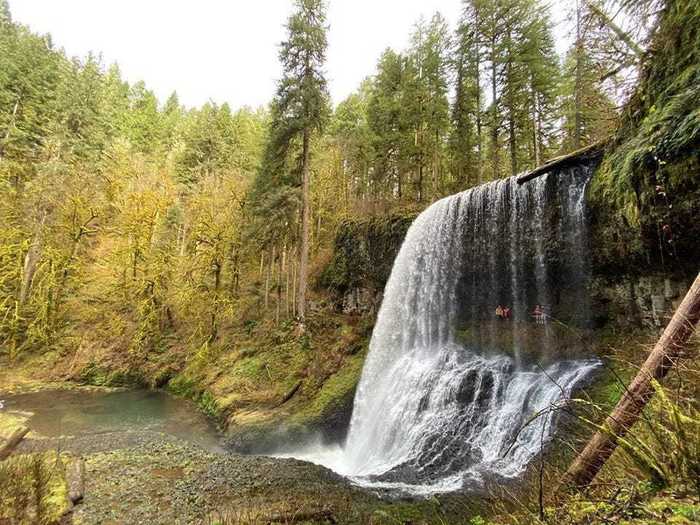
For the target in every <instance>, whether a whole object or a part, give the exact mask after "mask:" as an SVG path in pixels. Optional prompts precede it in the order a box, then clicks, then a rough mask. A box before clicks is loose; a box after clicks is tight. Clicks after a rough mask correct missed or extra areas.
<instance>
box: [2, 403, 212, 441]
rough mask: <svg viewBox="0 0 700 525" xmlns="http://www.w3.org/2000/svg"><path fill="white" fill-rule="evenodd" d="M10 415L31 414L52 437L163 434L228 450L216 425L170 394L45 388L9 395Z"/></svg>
mask: <svg viewBox="0 0 700 525" xmlns="http://www.w3.org/2000/svg"><path fill="white" fill-rule="evenodd" d="M0 400H1V401H2V403H1V404H2V405H4V407H3V408H2V409H1V410H2V411H4V412H9V413H25V414H28V415H29V419H28V420H27V422H26V425H27V426H28V427H29V428H31V429H32V431H34V432H36V433H38V434H41V435H43V436H45V437H49V438H57V437H61V436H84V435H98V434H104V433H109V432H139V431H151V432H162V433H164V434H168V435H171V436H174V437H176V438H179V439H182V440H184V441H187V442H190V443H194V444H196V445H199V446H201V447H203V448H205V449H207V450H209V451H211V452H222V451H223V449H222V448H221V445H220V440H221V436H220V433H219V432H218V430H217V428H216V425H215V424H214V423H213V422H212V421H211V420H210V419H208V418H207V417H206V416H205V415H204V414H202V413H201V412H200V411H199V410H197V407H196V406H195V405H194V404H193V403H191V402H189V401H186V400H183V399H178V398H176V397H173V396H171V395H169V394H166V393H164V392H152V391H146V390H128V391H117V392H99V391H90V390H45V391H40V392H31V393H24V394H14V395H3V394H2V392H0Z"/></svg>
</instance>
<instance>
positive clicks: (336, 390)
mask: <svg viewBox="0 0 700 525" xmlns="http://www.w3.org/2000/svg"><path fill="white" fill-rule="evenodd" d="M363 363H364V354H357V355H353V356H351V357H350V358H348V359H347V361H346V362H345V364H344V366H343V367H342V368H341V369H340V370H338V372H336V373H335V374H333V375H332V376H331V377H329V378H328V379H327V380H326V381H325V382H324V383H323V385H322V386H321V388H320V390H319V391H318V393H317V394H316V395H315V396H314V397H313V399H312V401H311V403H310V404H309V405H308V406H307V407H305V408H304V409H303V410H301V411H300V412H298V413H296V414H295V416H294V418H293V421H295V422H297V423H299V422H303V423H306V424H309V423H310V422H318V421H320V420H322V419H323V418H324V417H326V416H329V415H332V414H333V413H334V412H337V411H338V410H341V409H343V404H345V403H347V399H348V396H352V395H353V394H354V392H355V387H357V383H358V381H359V380H360V374H361V373H362V365H363Z"/></svg>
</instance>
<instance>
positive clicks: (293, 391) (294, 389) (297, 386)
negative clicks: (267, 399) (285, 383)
mask: <svg viewBox="0 0 700 525" xmlns="http://www.w3.org/2000/svg"><path fill="white" fill-rule="evenodd" d="M301 385H302V381H297V383H296V384H295V385H294V386H293V387H292V389H291V390H290V391H289V392H287V393H286V394H285V395H284V396H283V397H282V400H281V401H280V402H279V403H277V405H275V407H281V406H282V405H284V404H285V403H286V402H287V401H289V400H290V399H292V398H293V397H294V394H296V393H297V392H298V391H299V389H300V388H301Z"/></svg>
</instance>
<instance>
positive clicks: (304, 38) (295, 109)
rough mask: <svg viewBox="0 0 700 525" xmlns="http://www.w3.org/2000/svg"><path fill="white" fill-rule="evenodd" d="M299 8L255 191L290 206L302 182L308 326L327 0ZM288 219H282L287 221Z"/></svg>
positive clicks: (301, 308)
mask: <svg viewBox="0 0 700 525" xmlns="http://www.w3.org/2000/svg"><path fill="white" fill-rule="evenodd" d="M295 8H296V10H295V12H294V13H293V14H292V16H291V17H290V18H289V21H288V23H287V31H288V35H287V39H286V40H285V41H284V42H283V43H282V46H281V49H280V62H281V63H282V79H281V80H280V81H279V83H278V87H277V93H276V96H275V99H274V101H273V104H272V123H271V130H270V139H269V142H268V145H267V147H266V152H265V156H264V160H263V166H262V169H261V173H260V177H259V180H258V181H257V183H256V189H255V196H256V198H257V200H258V202H259V203H262V206H261V209H266V210H271V208H272V207H276V204H279V205H281V207H282V208H286V209H290V207H293V206H294V203H295V201H296V198H295V197H294V196H293V195H292V194H290V191H289V190H292V189H294V188H299V187H300V190H301V191H300V192H299V193H300V195H299V199H298V202H299V207H300V208H301V228H300V230H301V235H300V247H299V279H298V286H297V291H296V316H297V319H298V322H299V326H300V328H301V330H302V331H303V329H304V325H305V321H306V290H307V285H308V261H309V241H310V239H309V238H310V235H311V231H310V213H311V209H310V184H311V180H310V179H311V142H312V139H313V137H314V135H315V134H316V133H317V132H319V131H320V130H321V129H322V128H323V125H324V123H325V121H326V119H327V117H328V113H329V109H328V107H329V95H328V89H327V83H326V79H325V76H324V70H323V67H324V63H325V60H326V48H327V47H328V42H327V37H326V31H327V27H326V6H325V2H324V0H296V2H295ZM299 145H300V146H301V151H300V155H299V158H296V157H295V151H296V150H298V147H299ZM290 205H291V206H290ZM265 220H268V218H267V217H266V218H265ZM285 222H286V221H282V222H281V223H280V224H282V225H284V224H285ZM277 236H278V235H277Z"/></svg>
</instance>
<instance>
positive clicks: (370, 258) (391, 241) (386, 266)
mask: <svg viewBox="0 0 700 525" xmlns="http://www.w3.org/2000/svg"><path fill="white" fill-rule="evenodd" d="M416 215H417V213H416V212H415V211H413V210H409V211H405V212H403V213H394V214H392V215H389V216H386V217H372V218H368V219H361V220H352V221H345V222H343V223H342V224H341V225H340V226H339V227H338V234H337V236H336V239H335V248H334V252H333V258H332V259H331V261H330V263H329V264H328V266H326V268H325V269H324V270H323V272H322V273H321V275H320V277H319V280H318V284H319V285H320V286H321V287H323V288H326V289H329V290H332V291H335V292H337V293H344V292H345V291H347V290H348V289H351V288H357V287H370V288H374V289H377V290H380V289H382V288H383V287H384V284H385V283H386V281H387V279H388V278H389V273H390V272H391V267H392V266H393V263H394V258H395V257H396V254H397V253H398V251H399V248H400V247H401V243H402V242H403V239H404V237H405V235H406V231H407V230H408V228H409V226H410V225H411V223H412V222H413V220H414V219H415V218H416Z"/></svg>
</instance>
